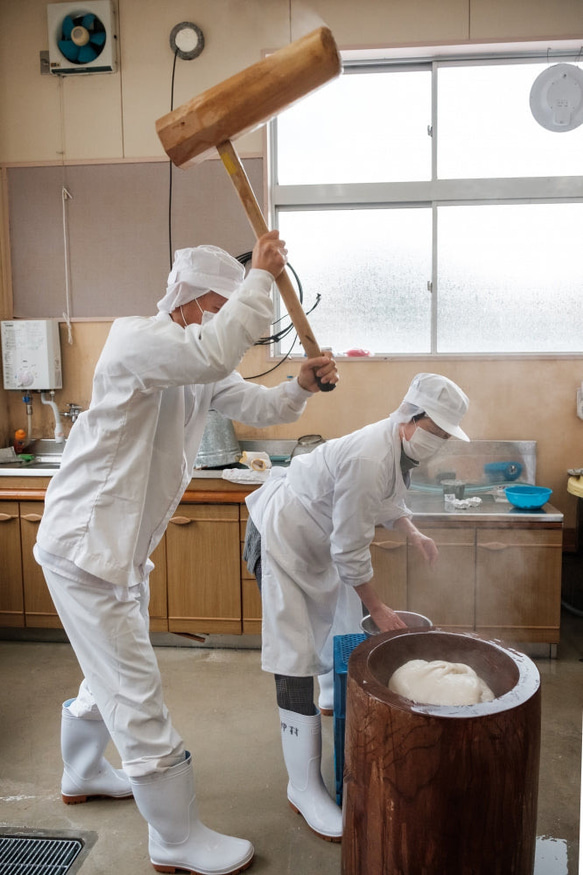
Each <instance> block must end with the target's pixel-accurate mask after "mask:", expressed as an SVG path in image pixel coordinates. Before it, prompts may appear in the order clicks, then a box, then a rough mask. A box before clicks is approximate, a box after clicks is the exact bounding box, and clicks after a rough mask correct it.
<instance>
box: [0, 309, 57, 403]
mask: <svg viewBox="0 0 583 875" xmlns="http://www.w3.org/2000/svg"><path fill="white" fill-rule="evenodd" d="M1 324H2V335H1V336H2V370H3V376H4V388H5V389H20V390H26V391H32V390H34V389H40V390H41V391H46V390H47V389H61V388H62V386H63V379H62V373H61V344H60V341H59V323H58V322H57V320H56V319H15V320H13V321H10V322H2V323H1Z"/></svg>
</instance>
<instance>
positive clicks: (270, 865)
mask: <svg viewBox="0 0 583 875" xmlns="http://www.w3.org/2000/svg"><path fill="white" fill-rule="evenodd" d="M156 649H157V655H158V659H159V663H160V669H161V671H162V675H163V679H164V685H165V694H166V702H167V705H168V707H169V709H170V712H171V714H172V717H173V721H174V724H175V726H176V728H177V729H178V731H179V732H180V733H181V734H182V735H183V737H184V738H185V740H186V742H187V747H188V748H189V749H190V750H191V751H192V753H193V758H194V762H195V774H196V780H197V788H198V798H199V806H200V811H201V814H202V817H203V820H204V821H205V822H206V823H207V824H208V825H209V826H212V827H213V828H215V829H218V830H220V831H222V832H227V833H231V834H233V835H240V836H243V837H245V838H248V839H250V840H251V841H253V843H254V845H255V848H256V857H255V861H254V864H253V867H252V869H251V871H252V872H253V873H254V875H286V873H292V872H293V873H294V875H313V873H318V875H332V873H334V875H338V873H339V872H340V858H341V847H340V845H333V844H330V843H328V842H324V841H322V840H321V839H318V838H317V837H316V836H314V835H313V834H312V833H311V832H310V831H309V830H308V829H307V827H306V826H305V824H304V822H303V820H302V819H301V818H300V817H299V816H298V815H296V814H294V812H292V810H291V809H290V808H289V806H288V804H287V801H286V796H285V787H286V775H285V771H284V765H283V760H282V756H281V749H280V743H279V726H278V715H277V711H276V707H275V699H274V691H273V689H272V686H273V681H272V678H271V677H270V676H269V675H266V674H264V673H263V672H262V671H261V668H260V665H259V653H258V651H257V650H249V649H248V650H235V649H228V648H223V649H207V648H206V647H205V648H190V647H157V648H156ZM535 661H536V663H537V666H538V668H539V670H540V673H541V677H542V712H543V727H542V757H541V775H540V795H539V815H538V827H537V832H538V835H539V837H540V838H539V840H538V841H537V862H536V867H535V875H577V871H578V842H579V805H580V803H579V787H580V776H581V717H582V712H583V617H582V618H579V617H577V616H574V615H573V614H569V613H564V615H563V620H562V639H561V644H560V646H559V648H558V658H557V659H556V660H551V659H546V658H536V659H535ZM79 680H80V673H79V669H78V666H77V663H76V660H75V657H74V655H73V652H72V650H71V648H70V646H69V645H68V644H67V643H66V642H63V643H58V642H38V641H23V640H0V833H1V832H3V831H4V832H7V831H9V829H18V828H23V829H34V830H37V831H39V832H41V831H43V830H46V831H56V830H60V831H66V832H67V831H68V832H69V834H79V833H82V834H84V835H87V837H88V838H89V840H90V842H91V841H93V842H94V844H93V846H92V847H91V849H90V850H89V852H88V854H87V856H86V857H85V859H84V860H83V862H82V864H81V866H80V871H81V873H82V875H105V873H108V875H110V873H111V872H116V871H117V872H123V873H124V875H144V873H149V872H153V871H154V870H153V869H152V867H151V865H150V863H149V859H148V853H147V831H146V826H145V823H144V822H143V820H142V819H141V817H140V815H139V814H138V812H137V810H136V807H135V805H134V804H133V802H132V801H119V802H110V801H105V800H103V801H95V802H91V803H88V804H85V805H68V806H67V805H64V804H63V803H62V802H61V799H60V792H59V787H60V777H61V759H60V753H59V726H60V704H61V702H62V701H63V700H65V699H66V698H69V697H71V696H74V695H75V693H76V687H77V684H78V682H79ZM323 723H324V774H325V780H326V782H327V784H328V787H329V788H330V789H331V788H332V787H333V766H332V751H333V734H332V718H324V720H323ZM109 754H110V759H111V761H112V762H114V764H115V765H116V766H117V765H119V758H118V757H117V754H116V752H115V750H114V749H113V748H112V749H111V750H110V751H109ZM370 875H375V873H370ZM444 875H445V873H444ZM448 875H455V873H448Z"/></svg>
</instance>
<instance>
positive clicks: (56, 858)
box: [0, 835, 83, 875]
mask: <svg viewBox="0 0 583 875" xmlns="http://www.w3.org/2000/svg"><path fill="white" fill-rule="evenodd" d="M82 850H83V842H82V841H81V839H78V838H46V837H40V836H39V837H31V836H15V835H0V875H65V873H66V872H69V870H70V868H71V866H72V864H73V863H74V861H75V860H76V858H77V857H78V856H79V854H80V853H81V851H82Z"/></svg>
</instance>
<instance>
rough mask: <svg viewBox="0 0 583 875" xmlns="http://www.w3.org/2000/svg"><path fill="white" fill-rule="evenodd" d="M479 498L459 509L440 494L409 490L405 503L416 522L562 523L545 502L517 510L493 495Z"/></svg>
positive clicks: (558, 515) (555, 511) (554, 509)
mask: <svg viewBox="0 0 583 875" xmlns="http://www.w3.org/2000/svg"><path fill="white" fill-rule="evenodd" d="M479 498H480V499H481V502H480V504H479V505H477V507H469V508H464V509H461V508H456V507H455V506H452V505H448V504H446V503H445V502H444V500H443V496H442V495H439V494H428V493H426V492H415V491H414V490H410V491H409V492H408V493H407V498H406V503H407V506H408V507H409V508H410V510H412V511H413V514H414V515H415V520H416V521H419V522H421V521H422V520H424V519H432V520H435V521H437V520H443V521H444V523H446V522H447V520H448V519H452V518H455V519H456V520H462V519H465V520H467V521H468V522H471V521H474V522H475V521H477V520H480V521H481V522H484V521H485V520H487V519H491V520H492V521H494V520H496V521H505V522H508V523H509V524H510V523H512V522H515V523H516V522H519V521H524V522H546V523H562V521H563V514H562V513H561V512H560V511H559V510H557V509H556V508H555V507H553V506H552V505H551V504H548V503H547V504H545V505H543V507H542V508H541V509H540V510H520V509H519V508H516V507H513V505H511V504H510V502H508V501H498V500H495V498H494V496H493V495H488V494H485V495H481V496H479Z"/></svg>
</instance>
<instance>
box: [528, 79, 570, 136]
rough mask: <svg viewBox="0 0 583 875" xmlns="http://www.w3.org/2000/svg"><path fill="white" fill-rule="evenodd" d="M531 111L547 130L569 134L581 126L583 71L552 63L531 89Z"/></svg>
mask: <svg viewBox="0 0 583 875" xmlns="http://www.w3.org/2000/svg"><path fill="white" fill-rule="evenodd" d="M530 110H531V112H532V114H533V116H534V117H535V119H536V121H537V122H538V123H539V125H542V127H543V128H546V129H547V131H572V130H574V129H575V128H578V127H579V125H580V124H582V123H583V70H580V69H579V67H577V66H576V65H575V64H554V65H553V66H552V67H547V69H546V70H543V72H542V73H540V74H539V75H538V76H537V77H536V79H535V80H534V82H533V85H532V88H531V89H530Z"/></svg>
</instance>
